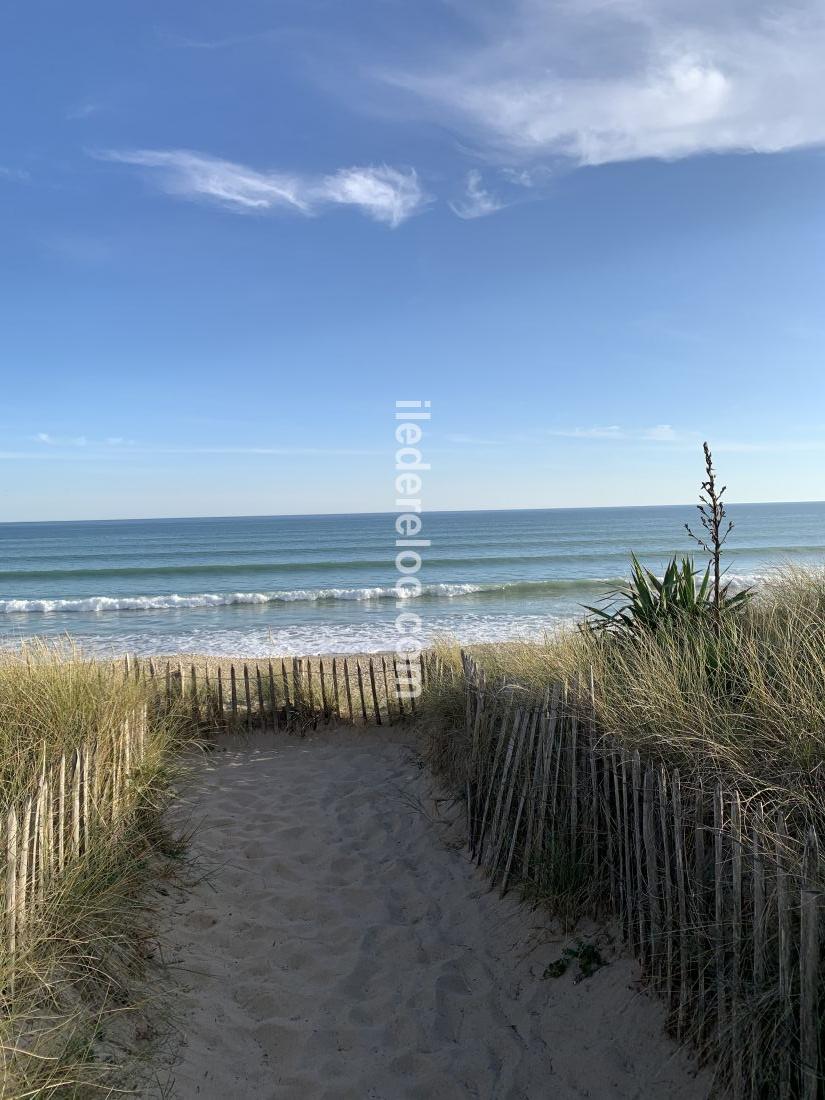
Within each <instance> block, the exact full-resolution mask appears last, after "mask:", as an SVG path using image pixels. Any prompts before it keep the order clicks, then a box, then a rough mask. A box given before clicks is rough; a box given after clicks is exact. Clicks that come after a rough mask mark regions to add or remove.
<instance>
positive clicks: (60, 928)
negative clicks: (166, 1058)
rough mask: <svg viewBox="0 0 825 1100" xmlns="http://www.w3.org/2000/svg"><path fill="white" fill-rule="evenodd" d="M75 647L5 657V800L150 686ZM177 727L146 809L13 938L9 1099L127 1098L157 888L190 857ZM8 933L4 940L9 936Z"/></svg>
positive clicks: (146, 765) (142, 792) (168, 728)
mask: <svg viewBox="0 0 825 1100" xmlns="http://www.w3.org/2000/svg"><path fill="white" fill-rule="evenodd" d="M108 673H109V670H108V669H105V668H101V667H100V666H98V664H96V663H95V662H93V661H89V660H85V659H84V658H83V657H82V655H81V654H80V653H79V652H77V651H76V650H73V649H71V648H68V647H63V646H61V647H57V648H54V647H46V646H42V645H39V644H34V645H29V646H27V647H26V648H25V649H23V650H21V651H18V652H16V653H7V654H4V655H3V656H2V657H0V782H2V793H3V797H2V805H3V808H5V807H6V806H8V805H10V804H12V803H15V802H18V801H19V799H20V796H21V795H22V794H24V793H29V792H30V791H31V790H32V787H33V784H34V783H35V782H36V778H37V776H38V774H39V771H40V768H41V766H42V761H43V758H44V755H45V758H46V760H47V762H50V761H52V760H55V759H59V757H60V755H61V753H63V752H68V751H69V750H71V749H73V748H74V747H75V746H77V745H78V744H80V743H81V742H85V743H86V744H93V743H94V742H95V740H96V739H97V738H99V737H101V736H107V735H109V734H111V733H112V731H113V730H115V729H117V728H118V727H119V725H120V723H121V722H122V721H123V720H124V718H125V717H126V716H127V715H129V714H132V713H134V711H135V708H136V707H137V706H139V705H142V704H143V703H144V702H145V695H144V693H145V688H144V687H142V686H141V685H140V684H136V683H134V682H127V681H126V680H125V679H124V678H123V677H122V676H112V675H110V674H108ZM177 733H178V731H177V730H176V729H175V728H174V726H173V725H172V724H170V723H168V722H167V723H164V724H159V723H158V722H155V723H154V724H153V725H152V728H151V729H150V739H149V744H148V750H147V755H146V758H145V759H144V761H143V764H142V766H141V768H140V769H139V771H137V772H136V773H135V774H134V776H133V779H132V786H131V790H132V794H131V798H132V805H133V807H134V808H133V811H132V812H131V813H130V814H129V815H128V816H127V817H126V818H125V819H123V820H122V821H120V822H119V823H118V825H117V827H115V828H113V830H112V832H111V834H110V835H99V836H98V837H97V838H95V839H93V841H92V842H91V844H90V847H89V849H88V851H86V852H85V853H84V854H83V855H81V856H80V857H78V858H76V859H75V860H74V861H73V862H72V863H70V864H68V865H67V868H66V869H65V871H64V873H63V874H62V875H59V876H57V875H56V876H55V877H54V878H53V879H52V880H51V881H50V882H49V883H48V885H47V888H46V891H45V896H44V898H43V900H42V902H41V903H40V904H39V906H38V908H37V909H36V910H35V911H34V913H33V918H32V919H31V922H30V924H29V926H28V935H27V938H26V939H25V940H24V942H23V943H22V944H21V945H19V946H18V950H17V952H16V954H15V957H14V958H12V957H10V955H9V954H8V951H7V950H6V947H5V944H4V943H3V944H2V946H0V999H2V1005H0V1013H1V1014H2V1015H0V1095H2V1096H3V1097H5V1098H9V1100H10V1098H20V1100H22V1098H24V1097H61V1098H62V1097H72V1098H74V1097H77V1098H81V1097H93V1096H110V1095H114V1093H115V1092H116V1091H117V1089H118V1086H122V1085H123V1079H124V1075H125V1074H126V1073H127V1069H126V1067H127V1066H128V1067H129V1068H128V1073H129V1074H132V1073H133V1072H134V1066H133V1065H130V1062H133V1060H134V1058H135V1053H136V1051H137V1050H138V1049H139V1047H140V1046H141V1043H140V1042H139V1041H138V1040H137V1038H136V1036H137V1035H139V1034H140V1033H141V1029H143V1030H144V1031H145V1023H144V1024H141V1020H140V1008H139V1006H138V1005H137V1004H135V1003H133V1000H132V998H133V996H134V994H133V990H134V988H135V987H136V979H137V978H139V976H140V974H141V972H142V969H143V965H144V963H145V960H146V957H147V955H148V954H149V952H150V951H151V944H152V934H153V929H152V912H151V894H152V890H153V888H154V887H155V886H156V885H157V882H158V877H159V875H165V874H168V873H169V872H170V869H171V868H172V867H173V866H174V863H175V857H177V856H178V855H179V854H180V853H179V851H178V850H177V849H176V847H175V845H174V844H173V843H172V842H171V841H170V839H169V837H168V836H167V835H166V834H165V833H164V830H163V828H162V824H161V817H162V810H163V807H164V804H165V799H166V792H167V789H168V786H169V780H170V760H171V753H170V749H171V747H172V744H173V742H174V740H175V738H176V737H177ZM0 940H4V937H0Z"/></svg>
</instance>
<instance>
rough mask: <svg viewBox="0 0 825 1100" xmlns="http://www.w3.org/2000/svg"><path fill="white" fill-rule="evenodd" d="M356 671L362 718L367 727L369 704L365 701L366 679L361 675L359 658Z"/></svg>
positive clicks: (356, 661) (356, 662)
mask: <svg viewBox="0 0 825 1100" xmlns="http://www.w3.org/2000/svg"><path fill="white" fill-rule="evenodd" d="M355 671H356V674H357V678H358V695H359V698H360V699H361V718H362V720H363V722H364V725H365V726H366V724H367V721H368V719H367V704H366V702H365V700H364V677H363V675H362V673H361V662H360V661H359V660H358V658H357V657H356V659H355Z"/></svg>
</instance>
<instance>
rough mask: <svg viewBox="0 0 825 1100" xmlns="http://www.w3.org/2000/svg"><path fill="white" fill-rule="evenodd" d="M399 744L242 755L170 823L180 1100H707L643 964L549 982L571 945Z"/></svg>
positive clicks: (318, 738) (261, 743) (242, 748)
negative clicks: (483, 863) (187, 822)
mask: <svg viewBox="0 0 825 1100" xmlns="http://www.w3.org/2000/svg"><path fill="white" fill-rule="evenodd" d="M431 796H432V789H431V783H430V780H429V778H428V773H427V772H426V770H425V769H423V767H422V766H421V762H420V760H419V759H418V757H417V754H416V751H415V744H414V742H413V741H411V734H409V733H404V732H403V731H401V732H398V731H386V730H385V731H375V732H371V733H358V732H356V731H352V730H341V731H338V732H334V733H324V734H319V735H315V736H311V737H309V738H307V739H306V740H301V739H297V738H286V737H282V738H277V739H276V738H275V737H273V736H271V735H270V736H269V737H258V738H253V739H251V740H245V741H241V740H230V739H226V740H225V741H223V742H222V743H219V748H218V750H217V751H215V752H213V753H210V754H208V755H207V756H205V757H203V758H199V759H198V760H197V761H196V762H195V764H194V766H193V768H192V772H191V776H190V778H189V780H188V781H187V782H186V784H185V788H184V790H183V791H182V799H181V803H180V804H179V806H178V808H177V809H176V811H175V813H176V814H178V815H179V814H181V813H183V812H186V813H189V814H191V816H192V820H193V823H199V825H200V827H199V829H198V831H197V833H196V835H195V837H194V840H193V854H194V855H195V857H196V872H200V873H201V874H204V875H206V876H207V877H203V878H200V879H198V880H197V881H196V883H195V885H194V887H193V888H191V889H189V890H186V891H182V890H176V891H175V892H173V893H172V894H170V895H169V897H168V898H167V899H165V902H164V904H165V906H166V908H165V911H164V913H163V916H164V918H165V920H164V923H165V925H166V929H167V931H166V946H165V950H164V954H165V956H166V959H167V962H169V963H170V964H171V967H172V973H173V975H174V983H175V985H176V989H175V991H174V1006H173V1007H174V1011H175V1013H176V1022H177V1028H178V1029H179V1045H178V1047H177V1050H176V1051H175V1053H174V1055H173V1056H172V1058H173V1064H172V1065H171V1067H170V1079H171V1081H172V1084H171V1088H170V1091H169V1093H167V1094H166V1095H171V1096H173V1097H177V1098H180V1100H190V1098H196V1097H197V1098H198V1100H235V1098H241V1097H254V1098H256V1100H257V1098H272V1100H407V1098H409V1100H413V1098H416V1100H452V1098H455V1100H463V1098H465V1097H475V1098H479V1100H522V1098H524V1100H538V1098H542V1100H543V1098H553V1100H565V1098H567V1097H593V1098H598V1100H611V1098H614V1097H616V1098H631V1097H632V1098H636V1100H638V1098H648V1097H649V1098H651V1100H653V1098H658V1097H667V1098H668V1100H699V1098H700V1097H704V1096H706V1095H708V1090H709V1080H708V1077H707V1075H706V1074H704V1073H699V1074H698V1075H697V1073H696V1069H695V1066H693V1065H692V1062H691V1059H690V1058H689V1056H688V1055H687V1054H686V1053H685V1052H684V1051H679V1050H677V1048H676V1046H675V1045H674V1044H673V1043H672V1042H671V1041H670V1040H669V1039H667V1038H666V1037H665V1036H664V1035H663V1031H662V1027H663V1012H662V1008H661V1005H660V1004H658V1003H657V1002H656V1001H655V1000H652V999H650V998H649V997H648V996H647V995H646V994H644V993H642V992H640V991H639V988H638V981H637V979H638V973H637V970H636V967H635V965H634V964H633V963H632V962H631V961H629V960H627V959H624V958H621V957H618V956H616V955H615V954H613V953H611V951H610V950H609V949H605V950H606V952H607V954H608V955H610V960H609V962H608V964H607V965H606V966H605V967H603V968H602V969H601V970H599V971H598V972H597V973H595V974H594V975H592V976H591V977H590V978H587V979H584V980H581V981H578V982H577V981H575V975H574V973H572V972H568V973H567V974H565V975H564V976H563V977H561V978H545V977H543V973H544V970H545V967H546V966H547V964H548V962H550V961H551V960H553V959H556V958H558V956H559V955H560V952H561V949H562V948H563V947H564V946H565V945H566V944H567V943H569V942H570V937H568V936H559V935H553V933H552V930H551V927H550V921H549V919H548V917H547V916H546V914H543V913H540V912H531V911H530V910H529V909H527V908H526V907H524V906H523V905H521V904H519V902H518V901H517V900H516V899H515V898H510V897H508V898H505V899H504V900H501V899H499V897H498V896H497V894H495V893H491V892H490V891H489V889H488V886H487V883H486V881H485V880H484V878H483V876H482V875H481V873H480V872H479V871H477V870H476V869H475V868H474V867H473V866H472V864H471V863H470V862H469V860H468V857H467V854H466V851H465V850H463V849H462V848H461V846H460V845H461V839H460V832H459V830H458V827H457V825H456V824H455V823H454V824H453V825H450V824H449V823H446V824H445V821H447V822H448V821H449V819H450V818H455V816H456V811H455V809H452V808H451V807H450V806H449V804H447V803H445V802H437V801H435V802H434V801H433V799H432V797H431Z"/></svg>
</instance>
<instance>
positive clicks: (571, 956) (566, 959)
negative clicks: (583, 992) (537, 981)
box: [544, 940, 607, 982]
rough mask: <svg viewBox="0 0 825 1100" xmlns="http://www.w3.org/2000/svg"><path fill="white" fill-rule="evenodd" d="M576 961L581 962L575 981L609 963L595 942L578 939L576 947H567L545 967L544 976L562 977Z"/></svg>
mask: <svg viewBox="0 0 825 1100" xmlns="http://www.w3.org/2000/svg"><path fill="white" fill-rule="evenodd" d="M574 962H577V963H578V964H579V972H578V974H577V975H576V977H575V978H574V979H573V980H574V981H575V982H580V981H583V980H584V979H585V978H589V977H590V976H591V975H593V974H595V973H596V971H597V970H600V969H601V968H602V967H603V966H606V965H607V964H606V963H605V960H604V959H603V958H602V955H601V952H600V951H599V949H598V947H596V945H595V944H592V943H585V942H584V940H577V941H576V944H575V946H574V947H565V949H564V951H562V953H561V955H560V956H559V958H558V959H555V960H554V961H553V962H551V963H548V965H547V966H546V967H545V969H544V977H545V978H560V977H561V976H562V975H563V974H566V973H567V971H568V970H569V969H570V967H571V966H572V965H573V963H574Z"/></svg>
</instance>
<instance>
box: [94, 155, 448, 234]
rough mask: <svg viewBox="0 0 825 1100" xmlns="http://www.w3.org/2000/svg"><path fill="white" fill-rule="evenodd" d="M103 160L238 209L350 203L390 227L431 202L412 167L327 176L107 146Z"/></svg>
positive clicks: (175, 190)
mask: <svg viewBox="0 0 825 1100" xmlns="http://www.w3.org/2000/svg"><path fill="white" fill-rule="evenodd" d="M98 156H100V157H101V158H102V159H104V160H111V161H117V162H119V163H122V164H134V165H137V166H139V167H143V168H150V169H158V170H159V172H160V180H161V186H162V187H163V189H164V190H165V191H167V192H168V193H170V194H174V195H180V196H181V197H183V198H187V199H207V200H212V201H215V202H218V203H220V204H221V205H223V206H225V207H227V208H228V209H230V210H235V211H239V212H250V211H259V212H265V211H269V210H276V209H287V210H293V211H297V212H298V213H301V214H305V215H311V214H315V213H318V212H319V211H320V210H322V209H323V208H325V207H328V206H336V205H338V206H341V205H343V206H355V207H357V208H358V209H360V210H361V211H362V212H363V213H364V214H366V215H367V216H368V217H370V218H372V219H374V220H375V221H378V222H383V223H384V224H386V225H390V226H392V227H395V226H398V225H400V224H401V223H402V222H404V221H406V220H407V218H409V217H411V216H412V215H413V214H415V213H417V212H418V211H419V210H421V209H422V208H423V207H424V206H426V205H427V203H428V202H429V201H430V200H429V197H428V196H427V195H426V193H425V192H424V190H423V189H422V187H421V185H420V183H419V180H418V176H417V174H416V172H415V170H414V169H412V168H404V169H402V168H393V167H390V166H389V165H377V166H368V167H355V168H341V169H339V170H338V171H337V172H334V173H332V174H330V175H326V176H305V175H300V174H290V173H286V172H276V171H263V172H261V171H258V170H256V169H254V168H249V167H247V166H245V165H243V164H235V163H234V162H232V161H228V160H221V159H219V158H218V157H212V156H208V155H206V154H202V153H193V152H189V151H187V150H185V149H173V150H158V149H135V150H125V151H123V150H120V151H118V150H110V151H107V152H104V153H100V154H98Z"/></svg>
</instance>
